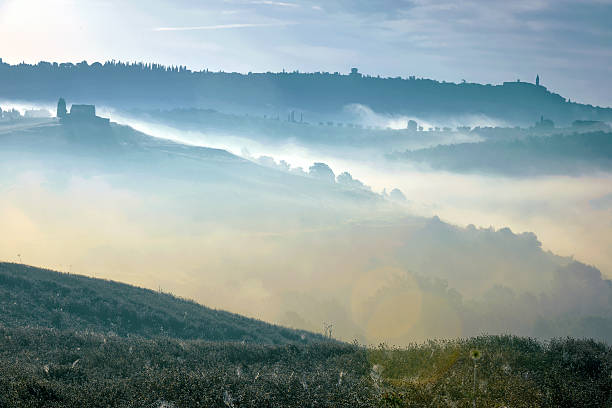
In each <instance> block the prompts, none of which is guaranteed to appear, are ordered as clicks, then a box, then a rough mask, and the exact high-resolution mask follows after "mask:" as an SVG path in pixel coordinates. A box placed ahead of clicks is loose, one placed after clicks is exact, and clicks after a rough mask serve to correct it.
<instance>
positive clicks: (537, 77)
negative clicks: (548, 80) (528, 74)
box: [536, 75, 540, 86]
mask: <svg viewBox="0 0 612 408" xmlns="http://www.w3.org/2000/svg"><path fill="white" fill-rule="evenodd" d="M536 86H540V75H536Z"/></svg>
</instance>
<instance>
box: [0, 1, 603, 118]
mask: <svg viewBox="0 0 612 408" xmlns="http://www.w3.org/2000/svg"><path fill="white" fill-rule="evenodd" d="M611 21H612V1H611V0H584V1H578V0H576V1H569V0H527V1H525V0H515V1H492V0H468V1H462V2H459V1H456V0H411V1H409V0H378V1H367V0H326V1H322V0H278V1H275V0H206V1H196V0H174V1H164V0H146V1H144V0H133V1H129V2H126V1H118V0H79V1H73V0H0V37H1V38H2V39H3V40H2V42H3V46H2V49H1V54H2V55H0V57H2V58H4V60H5V61H7V62H12V63H15V62H21V61H26V62H36V61H38V60H40V59H44V60H49V61H51V60H53V61H74V62H77V61H81V60H83V59H86V60H88V61H89V62H92V61H94V60H106V59H121V60H142V61H151V62H161V63H165V64H174V65H179V64H180V65H187V66H188V67H189V68H192V69H202V68H209V69H213V70H219V69H222V70H225V71H241V72H248V71H268V70H270V71H280V70H282V69H283V68H285V69H288V70H294V69H299V70H301V71H332V72H333V71H340V72H347V71H348V70H349V69H350V67H352V66H356V67H359V68H360V70H361V71H362V72H365V73H371V74H380V75H384V76H386V75H389V76H396V75H401V76H408V75H417V76H423V77H429V78H435V79H440V80H447V81H460V80H462V79H466V80H467V81H474V82H483V83H501V82H503V81H506V80H516V79H519V78H520V79H521V80H526V81H527V80H528V81H533V80H534V78H535V75H536V73H539V74H540V77H541V79H542V84H543V85H545V86H547V87H549V89H551V90H554V91H556V92H559V93H561V94H562V95H563V96H566V97H569V98H571V99H572V100H577V101H584V102H586V103H592V104H599V105H605V106H612V81H610V76H611V74H612V68H611V67H612V24H611V23H610V22H611Z"/></svg>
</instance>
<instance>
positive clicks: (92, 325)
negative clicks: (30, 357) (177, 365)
mask: <svg viewBox="0 0 612 408" xmlns="http://www.w3.org/2000/svg"><path fill="white" fill-rule="evenodd" d="M0 324H2V325H4V326H6V327H42V328H54V329H59V330H78V331H91V332H96V333H105V334H107V333H109V332H110V333H115V334H116V335H119V336H140V337H157V336H165V337H173V338H178V339H201V340H210V341H245V342H249V343H266V344H284V343H311V342H313V341H321V340H323V337H322V336H320V335H316V334H313V333H310V332H306V331H300V330H292V329H288V328H284V327H280V326H275V325H271V324H268V323H264V322H262V321H259V320H255V319H249V318H246V317H244V316H240V315H237V314H233V313H229V312H225V311H221V310H214V309H210V308H207V307H204V306H202V305H199V304H197V303H195V302H192V301H189V300H185V299H180V298H177V297H175V296H173V295H171V294H167V293H159V292H155V291H152V290H149V289H142V288H138V287H134V286H130V285H126V284H122V283H117V282H112V281H107V280H101V279H94V278H88V277H86V276H81V275H70V274H66V273H61V272H54V271H50V270H46V269H40V268H35V267H31V266H26V265H19V264H13V263H0Z"/></svg>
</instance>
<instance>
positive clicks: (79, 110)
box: [57, 98, 110, 125]
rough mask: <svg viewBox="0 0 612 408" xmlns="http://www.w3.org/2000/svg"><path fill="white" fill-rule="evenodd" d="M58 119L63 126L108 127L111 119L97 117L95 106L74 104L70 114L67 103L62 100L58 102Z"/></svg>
mask: <svg viewBox="0 0 612 408" xmlns="http://www.w3.org/2000/svg"><path fill="white" fill-rule="evenodd" d="M57 117H58V118H59V119H60V122H61V123H63V124H67V123H81V124H84V123H88V124H94V125H108V124H109V123H110V119H108V118H101V117H99V116H96V106H95V105H78V104H73V105H72V106H71V107H70V113H67V112H66V101H65V100H64V98H60V99H59V101H58V102H57Z"/></svg>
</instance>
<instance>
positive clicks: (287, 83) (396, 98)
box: [0, 59, 612, 125]
mask: <svg viewBox="0 0 612 408" xmlns="http://www.w3.org/2000/svg"><path fill="white" fill-rule="evenodd" d="M59 96H64V97H67V98H70V99H72V100H79V101H90V102H95V103H103V104H110V105H112V106H116V107H122V108H128V107H129V108H133V107H143V108H150V107H157V108H168V107H189V106H191V107H220V108H224V109H232V107H234V108H235V109H243V110H246V111H247V112H248V111H253V112H261V113H264V112H268V113H270V114H283V115H285V114H286V112H287V110H292V109H298V110H303V111H306V112H308V113H309V114H311V115H312V114H315V115H317V114H320V115H325V114H334V113H338V112H340V111H342V109H343V108H344V107H345V106H347V105H350V104H364V105H367V106H369V107H370V108H372V109H373V110H375V111H376V112H382V113H389V114H404V115H412V116H418V117H422V118H425V117H436V116H440V115H445V116H460V115H473V114H477V115H486V116H489V117H491V118H496V119H500V120H505V121H508V122H510V123H513V124H531V123H533V122H535V121H536V120H537V119H539V118H540V117H541V116H542V115H543V116H545V117H547V118H550V119H552V120H554V121H555V122H556V123H559V124H562V125H568V124H570V123H571V122H572V121H573V120H603V121H612V108H601V107H594V106H591V105H585V104H580V103H575V102H570V101H569V100H567V99H566V98H564V97H562V96H560V95H558V94H556V93H553V92H550V91H548V90H547V89H546V88H545V87H544V86H541V85H536V84H533V83H528V82H518V81H517V82H504V83H503V84H502V85H490V84H487V85H482V84H477V83H459V84H457V83H451V82H439V81H435V80H431V79H424V78H416V77H414V76H409V77H408V78H401V77H396V78H382V77H379V76H366V75H362V74H361V73H359V72H358V71H357V70H356V69H353V71H352V72H351V73H350V74H348V75H342V74H339V73H327V72H315V73H300V72H280V73H271V72H266V73H248V74H241V73H235V72H233V73H226V72H222V71H221V72H211V71H208V70H204V71H191V70H188V69H187V68H186V67H167V66H163V65H159V64H145V63H133V64H130V63H122V62H115V61H111V62H105V63H104V64H101V63H99V62H96V63H93V64H88V63H87V62H85V61H83V62H81V63H78V64H72V63H49V62H40V63H38V64H36V65H29V64H18V65H9V64H6V63H2V62H1V59H0V97H2V98H5V99H20V100H37V101H46V102H52V101H56V100H57V98H58V97H59Z"/></svg>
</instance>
